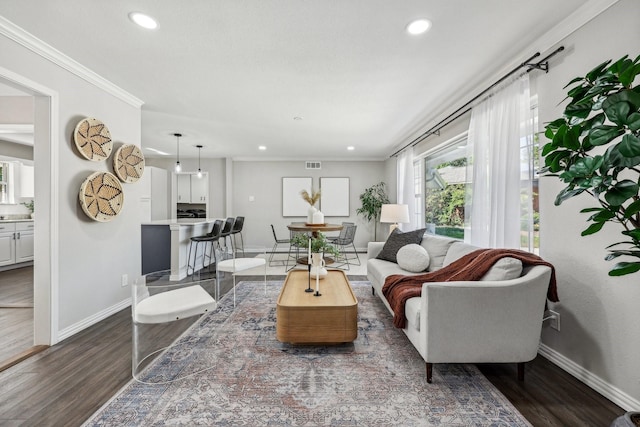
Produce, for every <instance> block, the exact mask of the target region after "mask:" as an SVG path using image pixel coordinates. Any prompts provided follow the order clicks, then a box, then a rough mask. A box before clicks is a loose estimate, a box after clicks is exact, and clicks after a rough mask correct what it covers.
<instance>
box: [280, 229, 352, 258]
mask: <svg viewBox="0 0 640 427" xmlns="http://www.w3.org/2000/svg"><path fill="white" fill-rule="evenodd" d="M287 228H288V229H289V230H290V231H295V232H303V233H309V232H310V233H311V236H312V237H313V238H317V237H318V233H320V232H327V231H340V230H342V229H343V228H344V226H343V225H342V224H329V223H324V224H309V223H307V222H292V223H291V224H289V225H287ZM324 260H325V263H326V264H327V265H329V264H332V263H333V262H334V261H335V260H334V259H333V258H330V257H324ZM297 263H298V264H302V265H308V264H309V259H308V256H304V257H300V258H298V259H297Z"/></svg>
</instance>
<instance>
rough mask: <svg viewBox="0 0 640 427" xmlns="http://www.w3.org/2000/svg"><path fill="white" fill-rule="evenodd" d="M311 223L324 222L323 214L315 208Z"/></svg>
mask: <svg viewBox="0 0 640 427" xmlns="http://www.w3.org/2000/svg"><path fill="white" fill-rule="evenodd" d="M312 224H324V214H323V213H322V212H320V211H319V210H316V213H314V214H313V222H312Z"/></svg>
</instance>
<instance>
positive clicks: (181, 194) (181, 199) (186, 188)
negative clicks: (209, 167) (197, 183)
mask: <svg viewBox="0 0 640 427" xmlns="http://www.w3.org/2000/svg"><path fill="white" fill-rule="evenodd" d="M176 178H177V182H178V203H191V175H190V174H185V173H183V174H178V175H177V176H176Z"/></svg>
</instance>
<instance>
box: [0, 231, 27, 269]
mask: <svg viewBox="0 0 640 427" xmlns="http://www.w3.org/2000/svg"><path fill="white" fill-rule="evenodd" d="M33 226H34V224H33V221H24V222H5V223H0V266H6V265H11V264H17V263H21V262H26V261H33V238H34V235H33Z"/></svg>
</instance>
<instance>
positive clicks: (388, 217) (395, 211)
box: [380, 205, 411, 234]
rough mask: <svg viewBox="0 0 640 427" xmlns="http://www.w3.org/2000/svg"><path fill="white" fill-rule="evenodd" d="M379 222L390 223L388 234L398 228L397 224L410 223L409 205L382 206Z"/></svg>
mask: <svg viewBox="0 0 640 427" xmlns="http://www.w3.org/2000/svg"><path fill="white" fill-rule="evenodd" d="M380 222H387V223H391V226H390V227H389V234H391V233H392V232H393V230H395V229H396V228H398V224H399V223H407V222H411V221H410V220H409V205H382V211H381V212H380Z"/></svg>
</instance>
